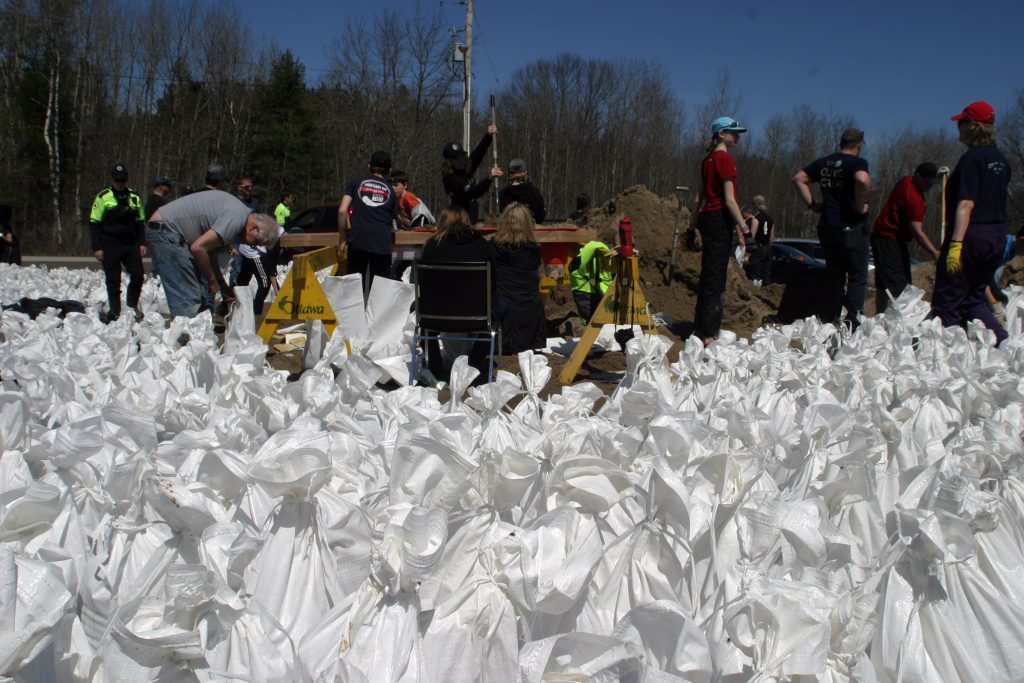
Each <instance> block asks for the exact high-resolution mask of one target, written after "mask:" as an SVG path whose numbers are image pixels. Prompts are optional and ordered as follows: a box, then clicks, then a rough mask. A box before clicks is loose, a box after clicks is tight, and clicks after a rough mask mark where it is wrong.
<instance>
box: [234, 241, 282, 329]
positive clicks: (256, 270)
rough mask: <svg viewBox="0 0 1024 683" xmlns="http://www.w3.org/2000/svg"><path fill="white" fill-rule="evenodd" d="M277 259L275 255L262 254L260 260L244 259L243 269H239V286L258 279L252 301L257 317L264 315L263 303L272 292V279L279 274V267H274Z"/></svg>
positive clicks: (244, 257) (237, 281) (237, 280)
mask: <svg viewBox="0 0 1024 683" xmlns="http://www.w3.org/2000/svg"><path fill="white" fill-rule="evenodd" d="M275 261H276V257H275V255H274V254H260V256H259V257H258V258H248V257H246V256H243V257H242V264H241V267H240V268H239V269H238V278H237V279H236V280H235V282H236V283H237V284H240V285H247V284H249V282H251V281H252V279H253V278H254V277H255V278H256V294H255V295H254V296H253V299H252V308H253V311H255V313H256V317H257V318H258V317H260V315H262V313H263V302H264V301H266V300H267V294H268V293H269V292H270V278H272V277H274V275H275V274H276V273H277V266H275V265H274V263H275Z"/></svg>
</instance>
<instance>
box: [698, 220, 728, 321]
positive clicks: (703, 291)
mask: <svg viewBox="0 0 1024 683" xmlns="http://www.w3.org/2000/svg"><path fill="white" fill-rule="evenodd" d="M697 228H698V229H699V230H700V239H701V252H700V280H699V281H698V282H697V309H696V311H695V312H694V314H693V331H694V334H696V335H697V336H699V337H700V338H702V339H704V338H706V337H717V336H718V333H719V332H720V331H721V329H722V307H723V302H722V297H723V295H724V294H725V281H726V275H727V274H728V272H729V253H730V251H731V249H732V236H733V234H734V233H735V231H734V230H733V229H732V227H731V226H730V225H729V224H728V222H727V221H726V217H725V214H724V213H723V212H721V211H715V212H713V213H706V212H703V211H702V212H701V213H699V214H697Z"/></svg>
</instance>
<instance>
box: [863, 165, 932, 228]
mask: <svg viewBox="0 0 1024 683" xmlns="http://www.w3.org/2000/svg"><path fill="white" fill-rule="evenodd" d="M924 211H925V201H924V195H922V194H921V191H920V190H918V189H917V187H916V186H915V185H914V178H913V176H909V175H905V176H903V177H902V178H900V179H899V182H897V183H896V187H894V188H893V190H892V192H890V193H889V198H888V199H886V200H885V206H883V207H882V211H881V213H879V214H878V218H877V219H876V220H875V227H874V228H873V232H874V235H875V236H876V237H882V238H885V239H888V240H899V241H901V242H911V241H913V239H914V233H913V231H912V230H911V229H910V224H911V223H923V222H924Z"/></svg>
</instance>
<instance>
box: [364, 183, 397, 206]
mask: <svg viewBox="0 0 1024 683" xmlns="http://www.w3.org/2000/svg"><path fill="white" fill-rule="evenodd" d="M390 198H391V189H390V188H389V187H388V185H387V183H385V182H383V181H381V180H375V179H373V178H369V179H367V180H364V181H363V182H362V183H361V184H360V185H359V199H360V200H361V201H362V202H363V204H366V205H367V206H371V207H377V206H383V205H385V204H387V203H388V200H389V199H390Z"/></svg>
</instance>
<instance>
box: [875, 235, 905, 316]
mask: <svg viewBox="0 0 1024 683" xmlns="http://www.w3.org/2000/svg"><path fill="white" fill-rule="evenodd" d="M871 253H873V254H874V256H875V291H876V292H878V297H877V298H878V312H879V313H881V312H882V311H884V310H885V308H886V306H888V305H889V297H888V296H887V295H886V292H887V291H888V292H889V294H891V295H892V298H894V299H895V298H896V297H898V296H899V295H900V294H902V293H903V290H904V289H906V288H907V285H909V284H910V283H911V281H912V280H911V278H912V274H911V272H910V245H909V244H907V243H906V242H904V241H903V240H895V239H889V238H886V237H878V236H876V235H872V236H871Z"/></svg>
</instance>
